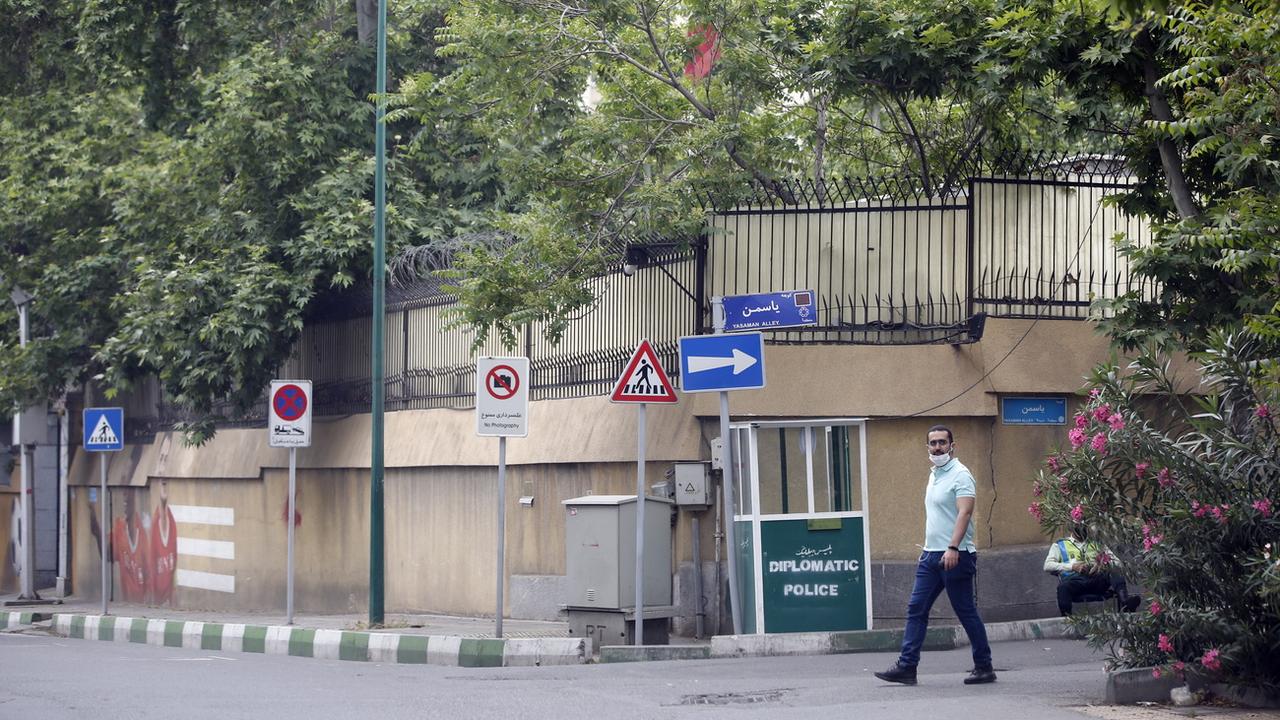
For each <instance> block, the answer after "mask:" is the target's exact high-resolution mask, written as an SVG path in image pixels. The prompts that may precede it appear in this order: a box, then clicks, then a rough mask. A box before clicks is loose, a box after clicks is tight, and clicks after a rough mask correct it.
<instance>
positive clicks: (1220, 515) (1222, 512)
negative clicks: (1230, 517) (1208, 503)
mask: <svg viewBox="0 0 1280 720" xmlns="http://www.w3.org/2000/svg"><path fill="white" fill-rule="evenodd" d="M1226 509H1227V506H1226V505H1222V506H1217V507H1210V508H1209V512H1210V513H1212V514H1213V519H1214V520H1217V521H1218V522H1220V523H1225V522H1226V521H1227V514H1226Z"/></svg>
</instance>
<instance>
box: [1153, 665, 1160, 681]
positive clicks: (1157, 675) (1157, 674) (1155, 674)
mask: <svg viewBox="0 0 1280 720" xmlns="http://www.w3.org/2000/svg"><path fill="white" fill-rule="evenodd" d="M1160 675H1161V673H1160V668H1158V667H1154V668H1151V677H1153V678H1155V679H1157V680H1159V679H1160Z"/></svg>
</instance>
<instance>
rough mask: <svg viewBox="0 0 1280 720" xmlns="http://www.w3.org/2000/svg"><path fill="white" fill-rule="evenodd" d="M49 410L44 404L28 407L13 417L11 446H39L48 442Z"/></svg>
mask: <svg viewBox="0 0 1280 720" xmlns="http://www.w3.org/2000/svg"><path fill="white" fill-rule="evenodd" d="M48 435H49V408H48V405H46V404H45V403H43V402H42V403H39V404H36V405H30V406H28V407H25V408H23V409H22V412H21V413H18V414H17V415H14V417H13V444H14V445H40V444H42V443H44V442H47V441H48V439H49V438H48Z"/></svg>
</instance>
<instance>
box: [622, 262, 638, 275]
mask: <svg viewBox="0 0 1280 720" xmlns="http://www.w3.org/2000/svg"><path fill="white" fill-rule="evenodd" d="M622 274H623V275H626V276H627V277H631V276H632V275H635V274H636V266H635V265H632V264H631V263H627V264H626V265H623V266H622Z"/></svg>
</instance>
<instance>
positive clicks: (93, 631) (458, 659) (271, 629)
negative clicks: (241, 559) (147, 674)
mask: <svg viewBox="0 0 1280 720" xmlns="http://www.w3.org/2000/svg"><path fill="white" fill-rule="evenodd" d="M14 614H16V613H14ZM52 629H53V632H54V634H56V635H61V636H63V637H69V638H79V639H84V640H107V641H113V642H132V643H143V644H146V645H157V646H161V647H181V648H188V649H192V650H216V651H220V652H251V653H264V654H268V655H293V656H297V657H314V658H327V659H330V660H358V661H364V662H379V663H418V664H428V665H454V666H461V667H517V666H536V665H578V664H581V663H586V662H589V661H590V659H591V641H590V640H589V639H586V638H506V639H492V638H464V637H453V636H442V635H431V636H427V635H402V634H399V633H379V632H355V631H349V630H315V629H311V628H300V627H283V626H278V625H244V624H238V623H207V622H197V621H182V620H163V619H154V618H153V619H148V618H127V617H115V616H111V615H106V616H103V615H70V614H62V613H59V614H57V615H54V616H53V628H52Z"/></svg>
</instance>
